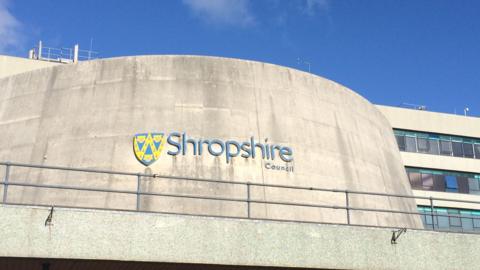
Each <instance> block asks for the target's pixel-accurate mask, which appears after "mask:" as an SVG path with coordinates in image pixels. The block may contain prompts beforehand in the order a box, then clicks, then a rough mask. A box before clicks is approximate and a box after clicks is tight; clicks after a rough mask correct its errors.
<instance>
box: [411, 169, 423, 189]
mask: <svg viewBox="0 0 480 270" xmlns="http://www.w3.org/2000/svg"><path fill="white" fill-rule="evenodd" d="M408 178H409V179H410V184H411V185H412V188H417V189H421V188H422V178H421V176H420V173H417V172H409V173H408Z"/></svg>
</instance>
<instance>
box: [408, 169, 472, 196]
mask: <svg viewBox="0 0 480 270" xmlns="http://www.w3.org/2000/svg"><path fill="white" fill-rule="evenodd" d="M406 170H407V175H408V178H409V180H410V184H411V185H412V188H413V189H421V190H431V191H446V192H457V193H468V194H480V174H473V173H459V172H452V171H442V170H427V169H417V168H408V167H407V168H406Z"/></svg>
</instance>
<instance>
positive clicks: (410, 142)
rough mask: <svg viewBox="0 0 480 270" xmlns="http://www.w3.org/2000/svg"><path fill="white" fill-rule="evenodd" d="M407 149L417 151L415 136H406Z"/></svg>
mask: <svg viewBox="0 0 480 270" xmlns="http://www.w3.org/2000/svg"><path fill="white" fill-rule="evenodd" d="M405 151H407V152H417V142H416V141H415V137H408V136H405Z"/></svg>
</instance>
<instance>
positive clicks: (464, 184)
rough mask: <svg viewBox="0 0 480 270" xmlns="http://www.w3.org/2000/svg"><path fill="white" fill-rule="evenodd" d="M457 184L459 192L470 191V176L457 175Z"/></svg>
mask: <svg viewBox="0 0 480 270" xmlns="http://www.w3.org/2000/svg"><path fill="white" fill-rule="evenodd" d="M457 185H458V192H459V193H468V178H467V177H464V176H457Z"/></svg>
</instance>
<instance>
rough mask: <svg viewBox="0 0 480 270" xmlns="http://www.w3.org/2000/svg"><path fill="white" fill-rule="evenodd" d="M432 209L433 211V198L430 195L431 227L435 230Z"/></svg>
mask: <svg viewBox="0 0 480 270" xmlns="http://www.w3.org/2000/svg"><path fill="white" fill-rule="evenodd" d="M433 211H434V208H433V198H432V197H430V216H431V217H432V229H433V230H435V220H434V219H433V217H434V214H433Z"/></svg>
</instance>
